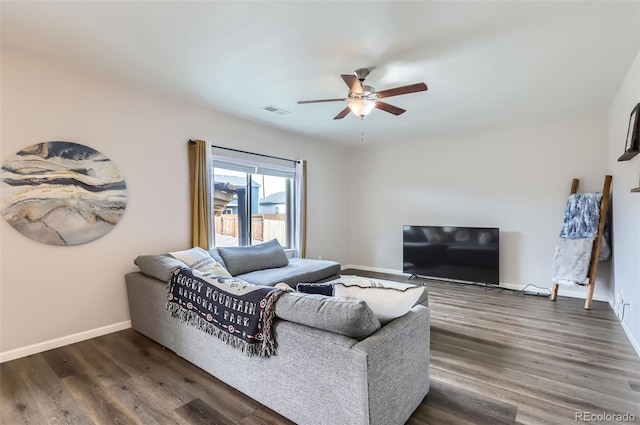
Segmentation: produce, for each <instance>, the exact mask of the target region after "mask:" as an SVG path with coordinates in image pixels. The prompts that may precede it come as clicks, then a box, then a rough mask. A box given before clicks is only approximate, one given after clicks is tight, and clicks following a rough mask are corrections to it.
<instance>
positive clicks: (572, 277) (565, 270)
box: [551, 192, 611, 285]
mask: <svg viewBox="0 0 640 425" xmlns="http://www.w3.org/2000/svg"><path fill="white" fill-rule="evenodd" d="M601 199H602V194H601V193H597V192H594V193H574V194H572V195H571V196H569V199H568V200H567V207H566V209H565V213H564V222H563V225H562V230H561V231H560V238H559V239H558V244H557V245H556V250H555V253H554V256H553V262H552V263H551V278H552V280H553V281H554V282H555V283H559V284H564V285H572V284H578V285H582V284H585V283H586V282H587V281H588V278H589V270H590V266H591V253H592V251H593V242H594V240H595V238H596V235H597V233H598V224H599V222H600V200H601ZM610 253H611V250H610V248H609V245H608V243H607V238H606V237H603V238H602V246H601V248H600V259H601V260H603V259H606V258H608V257H609V255H610Z"/></svg>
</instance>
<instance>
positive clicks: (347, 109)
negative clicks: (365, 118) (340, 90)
mask: <svg viewBox="0 0 640 425" xmlns="http://www.w3.org/2000/svg"><path fill="white" fill-rule="evenodd" d="M349 112H351V109H349V107H348V106H347V107H346V108H344V109H343V110H342V111H340V113H339V114H338V115H336V116H335V117H333V119H334V120H341V119H342V118H344V117H346V116H347V115H349Z"/></svg>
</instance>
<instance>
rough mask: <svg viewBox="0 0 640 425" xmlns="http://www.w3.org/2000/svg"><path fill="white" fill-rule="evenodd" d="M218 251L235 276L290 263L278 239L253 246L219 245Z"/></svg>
mask: <svg viewBox="0 0 640 425" xmlns="http://www.w3.org/2000/svg"><path fill="white" fill-rule="evenodd" d="M218 252H219V253H220V256H221V257H222V259H223V260H224V263H225V265H226V266H227V270H229V273H231V274H232V275H233V276H238V275H241V274H245V273H249V272H253V271H256V270H263V269H271V268H276V267H284V266H286V265H287V264H289V259H288V258H287V254H286V253H285V252H284V249H282V246H280V243H279V242H278V241H277V240H276V239H272V240H270V241H269V242H265V243H261V244H259V245H252V246H233V247H219V248H218Z"/></svg>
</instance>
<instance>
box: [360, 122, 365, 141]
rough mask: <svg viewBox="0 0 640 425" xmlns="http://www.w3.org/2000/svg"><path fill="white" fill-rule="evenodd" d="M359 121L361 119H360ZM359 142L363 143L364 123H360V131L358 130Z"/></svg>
mask: <svg viewBox="0 0 640 425" xmlns="http://www.w3.org/2000/svg"><path fill="white" fill-rule="evenodd" d="M361 121H363V120H362V119H361ZM360 143H364V123H362V131H361V132H360Z"/></svg>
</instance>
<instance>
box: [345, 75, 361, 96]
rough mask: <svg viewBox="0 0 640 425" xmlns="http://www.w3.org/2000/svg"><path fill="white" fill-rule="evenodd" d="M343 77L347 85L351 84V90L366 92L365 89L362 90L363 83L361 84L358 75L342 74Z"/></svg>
mask: <svg viewBox="0 0 640 425" xmlns="http://www.w3.org/2000/svg"><path fill="white" fill-rule="evenodd" d="M341 77H342V79H343V80H344V82H345V83H347V86H349V91H350V92H352V93H360V94H362V93H364V90H362V84H360V80H358V77H356V76H355V75H348V74H342V75H341Z"/></svg>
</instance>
